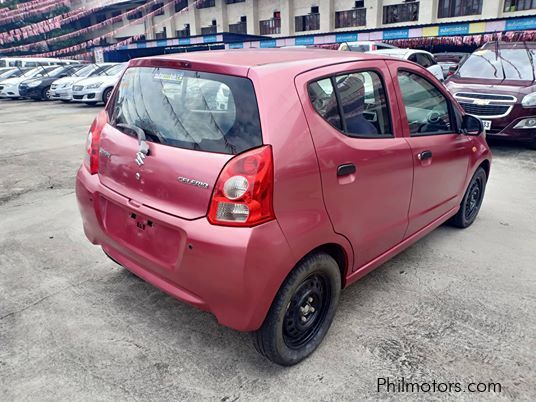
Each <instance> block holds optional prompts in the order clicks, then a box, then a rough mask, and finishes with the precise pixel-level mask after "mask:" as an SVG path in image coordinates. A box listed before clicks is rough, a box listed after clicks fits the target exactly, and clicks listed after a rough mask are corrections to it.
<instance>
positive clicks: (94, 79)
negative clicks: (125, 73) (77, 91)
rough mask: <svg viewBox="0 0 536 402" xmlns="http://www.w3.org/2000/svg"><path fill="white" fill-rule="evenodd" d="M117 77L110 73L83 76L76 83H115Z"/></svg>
mask: <svg viewBox="0 0 536 402" xmlns="http://www.w3.org/2000/svg"><path fill="white" fill-rule="evenodd" d="M118 79H119V76H118V75H112V76H108V75H99V76H98V77H90V78H84V79H82V80H80V81H77V82H76V84H77V85H83V86H87V85H91V84H95V83H98V82H102V83H103V85H113V84H115V83H116V81H117V80H118Z"/></svg>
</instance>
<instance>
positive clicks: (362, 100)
mask: <svg viewBox="0 0 536 402" xmlns="http://www.w3.org/2000/svg"><path fill="white" fill-rule="evenodd" d="M334 88H336V89H335V90H334ZM309 98H310V99H311V103H312V104H313V107H314V108H315V110H316V112H317V113H318V114H319V115H320V116H322V117H323V118H324V119H325V120H326V121H327V122H328V123H329V124H331V125H332V126H333V127H335V128H338V129H339V130H341V131H343V132H344V133H345V134H346V135H348V136H349V137H369V138H377V137H380V138H381V137H392V130H391V122H390V118H389V108H388V106H387V105H388V103H387V97H386V94H385V89H384V85H383V83H382V80H381V78H380V76H379V75H378V74H377V73H375V72H372V71H362V72H356V73H351V74H346V75H341V76H338V77H332V78H325V79H322V80H320V81H316V82H313V83H311V84H310V85H309Z"/></svg>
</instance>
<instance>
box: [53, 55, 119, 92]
mask: <svg viewBox="0 0 536 402" xmlns="http://www.w3.org/2000/svg"><path fill="white" fill-rule="evenodd" d="M116 65H117V64H116V63H101V64H89V65H87V66H85V67H84V68H82V69H81V70H79V71H77V72H76V74H74V75H72V76H71V77H65V78H60V79H59V80H56V81H54V82H53V83H52V85H51V86H50V99H52V100H61V101H64V102H70V101H71V100H72V99H73V85H76V84H77V83H78V82H80V81H82V80H84V79H86V78H89V77H98V76H100V75H104V74H105V72H106V71H107V70H109V69H110V68H112V67H113V66H116Z"/></svg>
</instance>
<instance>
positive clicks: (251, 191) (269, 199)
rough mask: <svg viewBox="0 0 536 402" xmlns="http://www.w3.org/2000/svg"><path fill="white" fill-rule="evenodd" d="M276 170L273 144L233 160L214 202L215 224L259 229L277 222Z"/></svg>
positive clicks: (212, 219) (223, 174) (218, 184)
mask: <svg viewBox="0 0 536 402" xmlns="http://www.w3.org/2000/svg"><path fill="white" fill-rule="evenodd" d="M273 188H274V169H273V158H272V148H271V147H270V146H269V145H266V146H263V147H260V148H256V149H253V150H251V151H248V152H245V153H243V154H240V155H237V156H236V157H234V158H233V159H231V160H230V161H229V162H228V163H227V165H225V167H224V168H223V170H222V172H221V173H220V177H219V178H218V181H217V182H216V185H215V186H214V192H213V194H212V199H211V201H210V207H209V211H208V220H209V222H210V223H212V224H213V225H222V226H246V227H251V226H256V225H259V224H261V223H264V222H268V221H270V220H272V219H275V215H274V212H273Z"/></svg>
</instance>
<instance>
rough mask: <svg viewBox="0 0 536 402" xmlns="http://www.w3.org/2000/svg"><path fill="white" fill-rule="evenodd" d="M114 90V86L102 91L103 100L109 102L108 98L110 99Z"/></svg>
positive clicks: (105, 102)
mask: <svg viewBox="0 0 536 402" xmlns="http://www.w3.org/2000/svg"><path fill="white" fill-rule="evenodd" d="M112 90H113V88H106V89H105V90H104V92H103V93H102V101H103V102H104V104H105V105H106V104H107V103H108V99H110V96H111V95H112Z"/></svg>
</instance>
